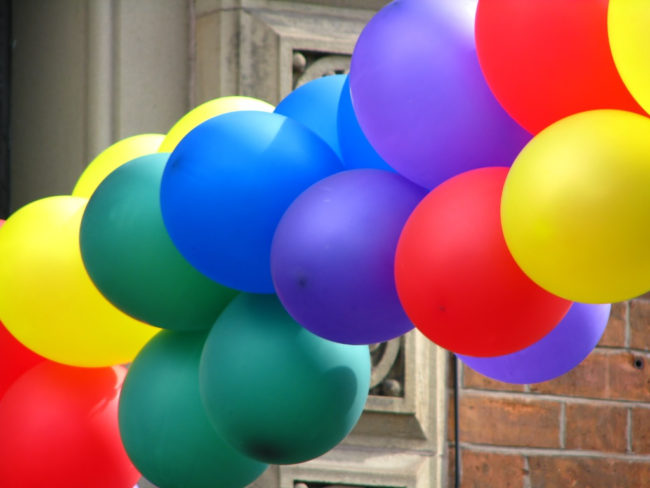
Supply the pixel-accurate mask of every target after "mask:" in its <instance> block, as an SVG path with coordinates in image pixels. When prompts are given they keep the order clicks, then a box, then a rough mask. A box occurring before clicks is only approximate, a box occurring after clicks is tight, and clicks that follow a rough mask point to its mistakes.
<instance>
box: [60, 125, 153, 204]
mask: <svg viewBox="0 0 650 488" xmlns="http://www.w3.org/2000/svg"><path fill="white" fill-rule="evenodd" d="M164 137H165V136H163V135H162V134H140V135H137V136H132V137H127V138H126V139H122V140H120V141H117V142H116V143H115V144H113V145H112V146H109V147H108V148H107V149H104V150H103V151H102V152H101V153H100V154H99V156H97V157H96V158H95V159H93V160H92V162H91V163H90V164H89V165H88V166H87V167H86V169H85V170H84V172H83V173H81V177H79V180H78V181H77V184H76V185H75V187H74V189H73V190H72V195H73V196H75V197H85V198H90V196H91V195H92V194H93V192H94V191H95V189H96V188H97V187H98V186H99V184H100V183H101V182H102V181H103V180H104V178H106V177H107V176H108V175H109V174H110V173H112V172H113V170H114V169H116V168H118V167H120V166H122V165H123V164H124V163H126V162H128V161H130V160H132V159H135V158H137V157H140V156H144V155H145V154H151V153H155V152H156V151H158V148H159V147H160V144H161V143H162V141H163V138H164Z"/></svg>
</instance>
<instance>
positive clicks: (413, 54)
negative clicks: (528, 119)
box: [350, 0, 531, 188]
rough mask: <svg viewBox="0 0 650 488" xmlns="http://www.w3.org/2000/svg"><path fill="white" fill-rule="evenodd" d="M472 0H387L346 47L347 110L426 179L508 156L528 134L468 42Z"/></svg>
mask: <svg viewBox="0 0 650 488" xmlns="http://www.w3.org/2000/svg"><path fill="white" fill-rule="evenodd" d="M476 4H477V0H396V1H394V2H392V3H390V4H389V5H387V6H386V7H384V8H383V9H382V10H381V11H379V13H377V15H375V16H374V17H373V18H372V20H371V21H370V23H369V24H368V25H367V26H366V27H365V29H364V30H363V32H362V33H361V36H360V38H359V41H358V42H357V45H356V47H355V49H354V54H353V55H352V65H351V68H350V89H351V93H352V103H353V105H354V110H355V113H356V115H357V118H358V120H359V123H360V125H361V128H362V129H363V131H364V133H365V135H366V136H367V138H368V140H369V141H370V143H371V144H372V145H373V147H374V148H375V149H376V150H377V152H378V153H379V155H380V156H382V157H383V159H384V160H385V161H386V162H387V163H388V164H389V165H391V166H392V167H393V168H395V169H396V170H397V171H398V172H399V173H400V174H402V175H403V176H405V177H406V178H408V179H410V180H412V181H414V182H415V183H417V184H419V185H422V186H424V187H426V188H434V187H435V186H437V185H438V184H440V183H442V182H443V181H445V180H447V179H449V178H451V177H452V176H455V175H457V174H459V173H463V172H465V171H469V170H471V169H475V168H479V167H484V166H494V165H501V166H503V165H510V164H512V162H513V161H514V159H515V157H516V156H517V154H518V153H519V151H520V150H521V149H522V148H523V146H524V145H525V144H526V142H528V140H530V138H531V135H530V134H529V133H528V132H526V131H525V130H524V129H523V128H521V127H520V126H519V125H518V124H517V123H516V122H515V121H514V120H513V119H512V118H510V116H509V115H508V114H507V113H506V112H505V110H503V109H502V108H501V106H500V105H499V103H498V102H497V100H496V99H495V98H494V96H493V95H492V92H491V91H490V89H489V88H488V85H487V83H486V81H485V79H484V77H483V73H482V72H481V68H480V66H479V61H478V56H477V54H476V45H475V43H474V16H475V13H476Z"/></svg>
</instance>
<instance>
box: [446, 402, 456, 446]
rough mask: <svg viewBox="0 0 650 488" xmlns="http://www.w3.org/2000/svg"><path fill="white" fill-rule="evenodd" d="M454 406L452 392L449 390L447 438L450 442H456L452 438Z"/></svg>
mask: <svg viewBox="0 0 650 488" xmlns="http://www.w3.org/2000/svg"><path fill="white" fill-rule="evenodd" d="M454 407H455V405H454V392H453V391H450V392H448V396H447V440H448V441H450V443H452V444H453V443H454V442H456V439H454V433H455V431H454V424H455V422H454V420H455V419H454V410H455V408H454Z"/></svg>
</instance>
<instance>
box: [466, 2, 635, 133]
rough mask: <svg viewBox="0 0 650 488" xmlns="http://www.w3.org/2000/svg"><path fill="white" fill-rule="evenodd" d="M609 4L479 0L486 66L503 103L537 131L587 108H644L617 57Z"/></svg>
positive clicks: (483, 63)
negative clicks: (629, 86)
mask: <svg viewBox="0 0 650 488" xmlns="http://www.w3.org/2000/svg"><path fill="white" fill-rule="evenodd" d="M624 1H627V0H624ZM607 4H608V2H607V1H606V0H580V1H568V2H567V1H566V0H526V1H523V2H522V1H521V0H480V1H479V4H478V11H477V14H476V45H477V49H478V56H479V60H480V62H481V67H482V68H483V73H485V77H486V79H487V82H488V84H489V85H490V88H491V89H492V91H493V93H494V94H495V95H496V97H497V99H498V100H499V101H500V102H501V104H502V105H503V107H504V108H505V109H506V110H507V111H508V113H509V114H510V115H512V116H513V117H514V119H515V120H517V121H518V122H519V123H520V124H521V125H522V126H523V127H525V128H526V129H528V130H529V131H530V132H532V133H534V134H535V133H537V132H539V131H540V130H542V129H543V128H544V127H547V126H549V125H550V124H552V123H553V122H556V121H558V120H560V119H562V118H564V117H566V116H569V115H571V114H575V113H578V112H583V111H586V110H593V109H601V108H602V109H605V108H611V109H621V110H630V111H638V112H640V113H643V111H642V110H641V108H640V107H639V106H638V105H637V103H636V102H635V101H634V99H633V98H632V97H631V96H630V94H629V92H628V91H627V89H626V88H625V85H623V83H622V81H621V78H620V76H619V74H618V73H617V71H616V66H615V65H614V61H613V59H612V54H611V52H610V49H609V43H608V39H607Z"/></svg>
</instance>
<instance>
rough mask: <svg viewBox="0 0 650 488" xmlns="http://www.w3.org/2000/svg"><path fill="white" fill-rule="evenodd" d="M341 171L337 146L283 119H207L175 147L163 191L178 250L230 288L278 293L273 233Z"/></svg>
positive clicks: (244, 115)
mask: <svg viewBox="0 0 650 488" xmlns="http://www.w3.org/2000/svg"><path fill="white" fill-rule="evenodd" d="M341 169H342V167H341V162H340V160H339V159H338V158H337V157H336V155H335V154H334V152H333V151H332V150H331V149H330V147H329V146H328V145H327V144H325V142H323V141H322V140H321V139H320V138H319V137H317V136H316V135H315V134H314V133H313V132H312V131H310V130H308V129H307V128H305V127H304V126H303V125H302V124H299V123H298V122H295V121H293V120H291V119H289V118H287V117H285V116H283V115H279V114H269V113H265V112H232V113H229V114H224V115H221V116H219V117H215V118H213V119H210V120H208V121H206V122H203V123H202V124H201V125H199V126H198V127H197V128H196V129H194V130H193V131H192V132H190V133H189V134H188V135H187V136H186V137H185V138H184V139H183V140H182V141H181V143H180V144H179V145H178V147H177V148H176V149H175V150H174V152H173V153H172V155H171V156H170V158H169V162H168V163H167V166H166V168H165V172H164V173H163V178H162V184H161V189H160V202H161V208H162V215H163V220H164V222H165V225H166V227H167V230H168V232H169V235H170V236H171V238H172V241H173V242H174V244H175V245H176V247H177V248H178V250H179V251H180V252H181V254H183V256H185V258H186V259H187V260H188V261H189V262H190V263H191V264H192V265H193V266H194V267H196V268H197V269H198V270H199V271H201V272H202V273H204V274H205V275H206V276H208V277H210V278H212V279H213V280H215V281H218V282H219V283H222V284H223V285H225V286H229V287H231V288H235V289H238V290H243V291H250V292H255V293H272V292H273V282H272V280H271V269H270V254H271V240H272V239H273V232H274V231H275V228H276V226H277V224H278V222H279V221H280V218H281V217H282V214H283V213H284V211H285V210H286V209H287V208H288V207H289V205H290V204H291V202H292V201H293V200H294V199H295V198H296V197H297V196H298V195H299V194H300V193H301V192H302V191H303V190H305V189H306V188H307V187H308V186H310V185H311V184H312V183H315V182H316V181H318V180H321V179H322V178H324V177H326V176H329V175H330V174H332V173H335V172H337V171H340V170H341Z"/></svg>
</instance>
